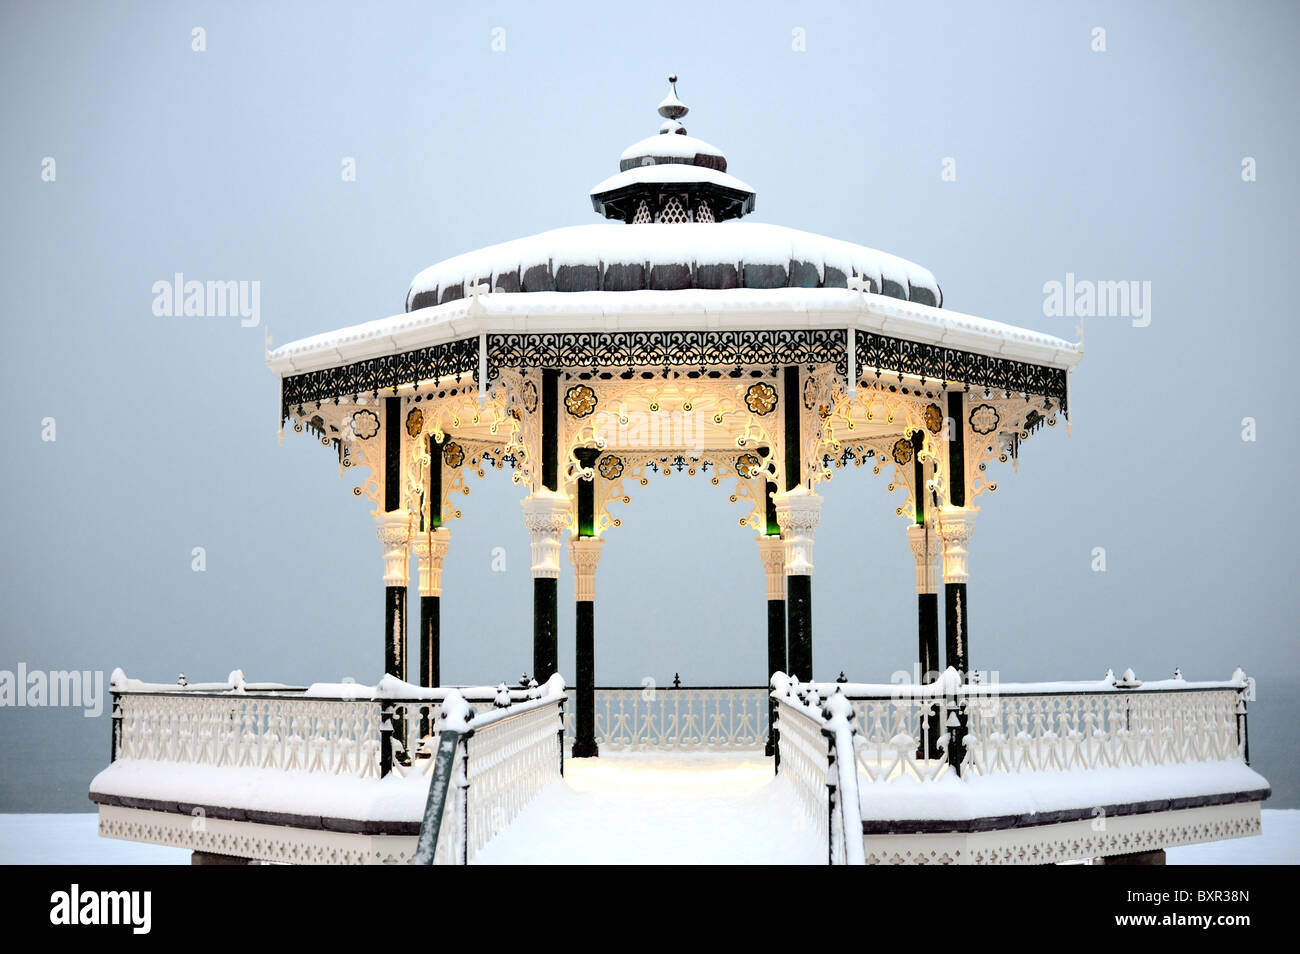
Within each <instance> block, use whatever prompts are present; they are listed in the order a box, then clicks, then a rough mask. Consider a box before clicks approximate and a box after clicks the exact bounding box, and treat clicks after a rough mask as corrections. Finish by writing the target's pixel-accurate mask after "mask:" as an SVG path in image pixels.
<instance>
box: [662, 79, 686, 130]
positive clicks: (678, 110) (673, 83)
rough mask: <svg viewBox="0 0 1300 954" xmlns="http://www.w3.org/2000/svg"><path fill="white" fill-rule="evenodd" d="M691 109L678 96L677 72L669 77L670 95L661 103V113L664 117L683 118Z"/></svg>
mask: <svg viewBox="0 0 1300 954" xmlns="http://www.w3.org/2000/svg"><path fill="white" fill-rule="evenodd" d="M689 112H690V110H689V109H688V108H687V107H686V104H685V103H683V102H682V101H681V100H680V99H678V98H677V74H676V73H674V74H672V75H671V76H669V77H668V95H667V96H665V97H664V98H663V101H662V102H660V104H659V115H660V116H662V117H663V118H664V119H681V118H682V117H683V116H685V115H686V114H687V113H689Z"/></svg>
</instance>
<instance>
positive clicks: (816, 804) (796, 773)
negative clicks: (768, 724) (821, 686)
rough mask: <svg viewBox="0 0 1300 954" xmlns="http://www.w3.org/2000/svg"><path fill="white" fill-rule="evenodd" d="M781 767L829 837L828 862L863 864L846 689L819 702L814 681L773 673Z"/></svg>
mask: <svg viewBox="0 0 1300 954" xmlns="http://www.w3.org/2000/svg"><path fill="white" fill-rule="evenodd" d="M771 698H772V700H773V701H774V702H775V704H776V706H775V708H776V719H777V722H776V732H775V733H774V735H775V738H776V743H777V748H776V769H777V773H778V774H779V775H781V776H782V777H784V778H786V779H788V780H789V781H790V783H791V785H792V787H793V788H794V790H795V794H796V795H797V796H798V799H799V803H800V804H801V805H802V806H803V809H804V812H805V814H807V816H808V817H809V819H810V821H811V822H812V824H813V828H814V831H815V832H816V834H817V836H818V837H819V838H820V839H821V840H823V841H825V843H826V848H827V860H828V862H829V863H830V864H833V865H835V864H862V863H863V861H862V816H861V813H860V811H861V810H860V806H859V804H858V786H857V780H856V772H855V768H854V757H853V726H852V718H853V706H852V704H851V703H850V702H849V701H848V700H847V699H846V698H845V697H844V694H843V693H842V692H838V691H837V692H834V693H833V694H832V695H831V696H830V698H828V699H827V700H826V704H825V706H823V705H822V704H821V698H820V694H819V693H818V692H817V690H816V689H815V688H813V687H802V686H800V684H799V680H798V679H796V678H794V677H787V676H786V675H785V674H784V673H780V672H778V673H776V674H774V675H773V676H772V692H771Z"/></svg>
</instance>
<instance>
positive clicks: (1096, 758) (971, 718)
mask: <svg viewBox="0 0 1300 954" xmlns="http://www.w3.org/2000/svg"><path fill="white" fill-rule="evenodd" d="M1238 692H1239V690H1238V689H1236V688H1223V689H1206V690H1181V691H1177V690H1176V691H1169V690H1163V689H1157V690H1152V691H1145V690H1140V689H1139V690H1126V691H1113V692H1101V693H1062V694H1056V695H1011V694H1002V693H999V694H996V695H991V696H988V697H985V698H980V697H978V696H971V697H968V698H967V700H966V713H967V720H968V721H967V731H966V739H965V743H966V757H965V760H964V761H963V763H962V770H963V772H964V773H965V772H974V773H977V774H979V775H992V774H995V773H1005V772H1045V771H1050V770H1058V771H1067V770H1069V769H1076V768H1079V769H1094V768H1107V767H1117V766H1126V765H1131V766H1137V765H1171V764H1184V763H1191V762H1217V761H1225V760H1228V759H1238V758H1241V757H1242V747H1241V746H1242V740H1240V739H1239V733H1238V726H1237V715H1238V712H1237V710H1238V702H1237V695H1238Z"/></svg>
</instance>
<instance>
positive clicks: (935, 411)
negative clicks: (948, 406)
mask: <svg viewBox="0 0 1300 954" xmlns="http://www.w3.org/2000/svg"><path fill="white" fill-rule="evenodd" d="M922 417H923V419H924V420H925V429H926V430H927V431H929V432H930V433H931V434H938V433H939V431H940V430H942V429H943V411H942V409H940V407H939V405H937V404H927V405H926V406H925V412H924V413H923V414H922Z"/></svg>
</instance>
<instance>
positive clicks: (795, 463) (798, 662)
mask: <svg viewBox="0 0 1300 954" xmlns="http://www.w3.org/2000/svg"><path fill="white" fill-rule="evenodd" d="M781 391H782V394H781V398H782V400H783V401H784V402H785V412H784V425H785V426H784V429H783V431H784V433H783V435H782V439H783V441H784V444H785V447H784V450H785V491H786V492H785V493H784V494H781V495H779V500H778V501H777V502H776V507H777V511H778V520H779V522H780V525H781V537H782V539H783V540H785V541H786V550H785V572H786V595H785V603H786V639H787V649H786V664H787V665H788V666H789V675H792V676H798V677H799V678H800V679H802V680H804V681H805V682H807V681H809V680H811V679H812V566H811V560H809V561H808V566H807V567H806V568H803V567H800V568H797V569H796V568H794V564H793V563H792V558H791V554H792V552H793V551H792V544H791V536H792V534H802V533H803V530H804V529H805V528H795V527H792V526H791V525H790V524H789V523H788V522H787V520H788V519H789V517H788V514H789V512H790V508H789V502H788V495H790V494H791V493H797V492H799V491H800V489H801V488H802V487H803V460H802V457H801V455H800V441H801V439H802V432H801V428H800V409H801V408H802V406H803V402H802V400H801V394H800V390H799V369H798V368H797V367H789V368H785V369H784V371H783V377H782V388H781ZM814 525H815V520H814ZM806 529H807V534H808V539H807V545H808V549H809V555H811V545H812V528H811V527H808V528H806Z"/></svg>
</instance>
